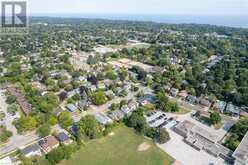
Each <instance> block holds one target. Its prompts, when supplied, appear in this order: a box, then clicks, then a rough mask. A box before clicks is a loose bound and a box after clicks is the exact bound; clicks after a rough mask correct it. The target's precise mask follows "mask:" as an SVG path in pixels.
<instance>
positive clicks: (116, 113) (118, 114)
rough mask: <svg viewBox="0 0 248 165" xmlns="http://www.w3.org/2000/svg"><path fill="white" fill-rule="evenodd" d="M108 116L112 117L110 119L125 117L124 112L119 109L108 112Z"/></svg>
mask: <svg viewBox="0 0 248 165" xmlns="http://www.w3.org/2000/svg"><path fill="white" fill-rule="evenodd" d="M108 116H109V117H110V118H111V119H112V120H117V121H119V120H121V119H123V118H124V117H125V114H124V112H122V111H121V110H115V111H112V112H110V113H109V114H108Z"/></svg>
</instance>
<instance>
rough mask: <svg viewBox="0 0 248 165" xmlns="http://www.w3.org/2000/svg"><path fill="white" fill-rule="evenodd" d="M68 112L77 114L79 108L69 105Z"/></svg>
mask: <svg viewBox="0 0 248 165" xmlns="http://www.w3.org/2000/svg"><path fill="white" fill-rule="evenodd" d="M66 108H67V110H69V111H70V112H76V111H77V110H78V108H77V107H76V106H75V105H74V104H68V105H67V106H66Z"/></svg>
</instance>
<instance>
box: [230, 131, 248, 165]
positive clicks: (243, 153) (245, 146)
mask: <svg viewBox="0 0 248 165" xmlns="http://www.w3.org/2000/svg"><path fill="white" fill-rule="evenodd" d="M233 157H234V158H235V165H247V164H248V132H247V133H246V135H245V136H244V138H243V139H242V141H241V143H240V144H239V146H238V147H237V148H236V150H235V151H234V153H233Z"/></svg>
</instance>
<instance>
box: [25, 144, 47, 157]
mask: <svg viewBox="0 0 248 165" xmlns="http://www.w3.org/2000/svg"><path fill="white" fill-rule="evenodd" d="M21 153H22V154H23V155H24V156H25V157H31V156H41V155H42V152H41V148H40V146H39V145H38V144H37V143H35V144H32V145H29V146H27V147H25V148H24V149H22V150H21Z"/></svg>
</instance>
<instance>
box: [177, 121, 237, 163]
mask: <svg viewBox="0 0 248 165" xmlns="http://www.w3.org/2000/svg"><path fill="white" fill-rule="evenodd" d="M174 131H175V132H176V133H178V134H179V135H181V136H183V137H184V142H185V143H187V144H189V145H190V146H192V147H193V148H195V149H196V150H198V151H200V150H204V151H206V152H207V153H209V154H210V155H213V156H214V157H221V158H222V159H224V160H226V161H229V162H232V160H233V158H232V151H231V150H229V149H228V148H226V147H224V146H222V145H221V144H219V143H218V136H217V135H215V134H213V133H211V132H209V131H207V130H206V129H204V128H201V127H199V126H197V125H195V124H194V123H192V122H190V121H188V120H185V121H183V122H181V123H179V124H178V125H177V126H175V128H174Z"/></svg>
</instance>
